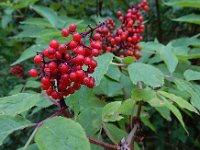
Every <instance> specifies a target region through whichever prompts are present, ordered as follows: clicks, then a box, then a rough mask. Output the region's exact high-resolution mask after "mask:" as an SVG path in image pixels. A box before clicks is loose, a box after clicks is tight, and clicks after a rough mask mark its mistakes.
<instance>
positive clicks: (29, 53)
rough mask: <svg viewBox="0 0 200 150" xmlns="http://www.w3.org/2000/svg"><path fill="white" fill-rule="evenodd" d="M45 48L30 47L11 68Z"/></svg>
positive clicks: (41, 46)
mask: <svg viewBox="0 0 200 150" xmlns="http://www.w3.org/2000/svg"><path fill="white" fill-rule="evenodd" d="M45 47H46V45H32V46H31V47H29V48H28V49H26V50H25V51H24V52H23V53H22V54H21V56H20V57H19V58H18V59H17V60H16V61H15V62H13V63H12V64H11V66H13V65H16V64H19V63H21V62H22V61H25V60H27V59H29V58H32V57H33V56H35V55H36V53H37V52H41V51H43V49H44V48H45Z"/></svg>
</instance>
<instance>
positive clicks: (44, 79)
mask: <svg viewBox="0 0 200 150" xmlns="http://www.w3.org/2000/svg"><path fill="white" fill-rule="evenodd" d="M41 82H42V84H45V85H50V84H51V82H50V78H49V77H42V79H41Z"/></svg>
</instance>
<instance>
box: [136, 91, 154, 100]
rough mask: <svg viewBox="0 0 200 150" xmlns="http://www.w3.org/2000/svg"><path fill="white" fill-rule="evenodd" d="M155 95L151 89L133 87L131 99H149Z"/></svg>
mask: <svg viewBox="0 0 200 150" xmlns="http://www.w3.org/2000/svg"><path fill="white" fill-rule="evenodd" d="M155 97H156V93H155V92H154V91H153V90H151V89H138V88H136V89H134V90H133V99H134V100H136V101H141V100H143V101H149V100H151V99H153V98H155Z"/></svg>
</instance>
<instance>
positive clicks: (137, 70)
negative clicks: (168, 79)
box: [128, 63, 164, 87]
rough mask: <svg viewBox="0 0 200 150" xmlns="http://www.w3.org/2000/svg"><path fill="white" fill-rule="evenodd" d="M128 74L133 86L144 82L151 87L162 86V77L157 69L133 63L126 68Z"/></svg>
mask: <svg viewBox="0 0 200 150" xmlns="http://www.w3.org/2000/svg"><path fill="white" fill-rule="evenodd" d="M128 72H129V75H130V78H131V81H132V82H133V84H137V82H138V81H142V82H144V83H145V84H146V85H149V86H151V87H160V86H162V85H163V84H164V75H163V73H162V72H161V71H160V70H158V69H157V68H155V67H153V66H151V65H148V64H143V63H133V64H131V65H129V66H128Z"/></svg>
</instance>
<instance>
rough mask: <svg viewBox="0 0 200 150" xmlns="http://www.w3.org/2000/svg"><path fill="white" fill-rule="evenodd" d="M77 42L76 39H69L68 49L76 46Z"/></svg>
mask: <svg viewBox="0 0 200 150" xmlns="http://www.w3.org/2000/svg"><path fill="white" fill-rule="evenodd" d="M77 45H78V43H77V42H76V41H71V42H70V43H69V49H71V50H72V49H75V48H76V47H77Z"/></svg>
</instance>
